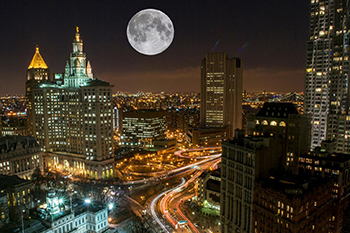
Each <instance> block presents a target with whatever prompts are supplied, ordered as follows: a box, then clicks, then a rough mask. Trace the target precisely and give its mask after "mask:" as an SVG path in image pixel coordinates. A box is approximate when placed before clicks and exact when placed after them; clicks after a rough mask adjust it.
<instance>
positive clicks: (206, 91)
mask: <svg viewBox="0 0 350 233" xmlns="http://www.w3.org/2000/svg"><path fill="white" fill-rule="evenodd" d="M242 85H243V67H242V61H241V59H239V58H228V56H227V55H226V53H208V54H206V58H205V59H204V60H202V62H201V108H200V110H201V112H200V125H201V128H225V127H229V135H227V137H233V135H234V130H235V129H237V128H238V129H241V128H242Z"/></svg>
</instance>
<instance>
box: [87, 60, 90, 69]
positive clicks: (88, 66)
mask: <svg viewBox="0 0 350 233" xmlns="http://www.w3.org/2000/svg"><path fill="white" fill-rule="evenodd" d="M86 68H90V69H91V64H90V61H88V64H87V66H86Z"/></svg>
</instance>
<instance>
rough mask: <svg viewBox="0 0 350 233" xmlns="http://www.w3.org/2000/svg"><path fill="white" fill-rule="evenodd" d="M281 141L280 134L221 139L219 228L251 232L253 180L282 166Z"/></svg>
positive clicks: (223, 231)
mask: <svg viewBox="0 0 350 233" xmlns="http://www.w3.org/2000/svg"><path fill="white" fill-rule="evenodd" d="M283 144H284V142H283V140H282V139H281V138H279V137H267V136H252V137H244V136H243V135H239V134H237V135H235V137H234V139H233V140H231V141H224V142H222V163H221V197H220V222H221V232H222V233H229V232H241V233H250V232H253V231H252V229H253V228H252V211H253V194H254V181H255V180H257V179H261V178H268V177H270V176H271V174H272V172H273V171H277V170H278V169H279V168H280V167H281V163H282V160H281V156H282V150H283V147H284V145H283Z"/></svg>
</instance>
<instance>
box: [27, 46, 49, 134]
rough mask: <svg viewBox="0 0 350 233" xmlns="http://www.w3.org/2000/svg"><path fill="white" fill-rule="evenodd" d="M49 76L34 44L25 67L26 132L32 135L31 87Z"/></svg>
mask: <svg viewBox="0 0 350 233" xmlns="http://www.w3.org/2000/svg"><path fill="white" fill-rule="evenodd" d="M49 76H50V69H49V67H48V66H47V65H46V63H45V61H44V59H43V57H42V56H41V54H40V53H39V47H38V46H36V49H35V54H34V56H33V59H32V61H31V62H30V64H29V66H28V69H27V81H26V98H27V119H28V132H29V134H30V135H34V132H33V122H34V118H33V117H34V115H33V112H32V109H33V106H32V103H33V99H32V98H31V97H32V95H31V94H30V93H31V92H32V88H33V87H34V86H35V85H36V84H38V83H44V82H46V81H49Z"/></svg>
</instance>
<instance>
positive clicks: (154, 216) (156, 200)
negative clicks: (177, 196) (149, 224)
mask: <svg viewBox="0 0 350 233" xmlns="http://www.w3.org/2000/svg"><path fill="white" fill-rule="evenodd" d="M185 183H186V180H185V178H182V181H181V184H179V185H178V186H176V187H175V188H173V189H170V190H167V191H164V192H162V193H161V194H159V195H158V196H157V197H156V198H154V199H153V201H152V202H151V206H150V209H151V214H152V216H153V218H154V219H155V220H156V222H157V223H158V224H159V226H160V227H161V228H162V229H163V230H164V231H165V232H169V233H170V231H168V229H167V228H166V226H165V225H164V224H163V223H162V222H161V221H160V219H159V218H158V216H157V214H156V210H155V206H157V202H158V200H159V198H161V197H162V196H163V195H165V194H166V193H168V192H171V191H173V190H176V189H178V188H179V187H181V186H182V185H184V184H185Z"/></svg>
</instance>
